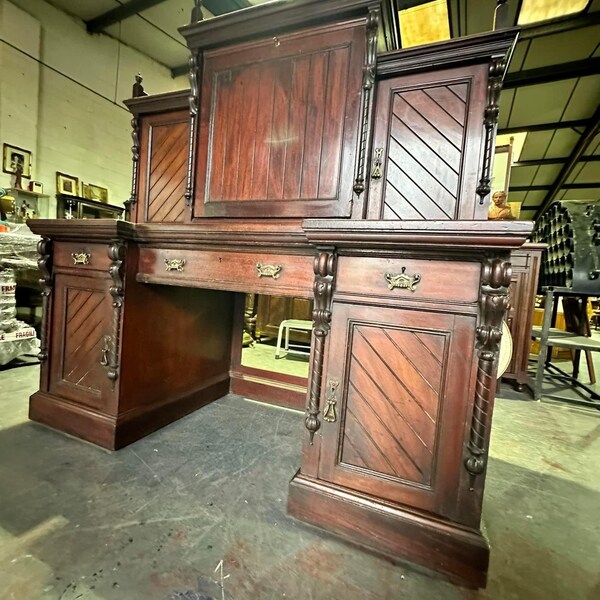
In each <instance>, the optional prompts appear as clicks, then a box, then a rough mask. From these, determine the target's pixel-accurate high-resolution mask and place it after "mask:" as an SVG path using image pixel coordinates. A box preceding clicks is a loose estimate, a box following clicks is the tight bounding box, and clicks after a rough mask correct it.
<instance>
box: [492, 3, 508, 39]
mask: <svg viewBox="0 0 600 600" xmlns="http://www.w3.org/2000/svg"><path fill="white" fill-rule="evenodd" d="M508 26H509V23H508V0H496V9H495V10H494V24H493V26H492V29H493V30H494V31H496V29H503V28H505V27H508Z"/></svg>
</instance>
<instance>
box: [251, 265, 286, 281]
mask: <svg viewBox="0 0 600 600" xmlns="http://www.w3.org/2000/svg"><path fill="white" fill-rule="evenodd" d="M282 269H283V266H282V265H262V264H261V263H256V273H257V275H258V276H259V277H272V278H273V279H278V278H279V275H281V270H282Z"/></svg>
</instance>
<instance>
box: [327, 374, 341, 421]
mask: <svg viewBox="0 0 600 600" xmlns="http://www.w3.org/2000/svg"><path fill="white" fill-rule="evenodd" d="M339 385H340V382H339V381H337V380H336V379H330V380H329V381H328V383H327V400H326V402H327V404H326V406H325V410H324V411H323V420H325V421H327V422H328V423H335V422H336V420H337V414H336V412H335V405H336V404H337V390H338V387H339Z"/></svg>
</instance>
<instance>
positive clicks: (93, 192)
mask: <svg viewBox="0 0 600 600" xmlns="http://www.w3.org/2000/svg"><path fill="white" fill-rule="evenodd" d="M81 195H82V196H83V197H84V198H85V199H86V200H95V201H96V202H104V203H105V204H107V203H108V189H107V188H103V187H100V186H99V185H93V184H91V183H82V184H81Z"/></svg>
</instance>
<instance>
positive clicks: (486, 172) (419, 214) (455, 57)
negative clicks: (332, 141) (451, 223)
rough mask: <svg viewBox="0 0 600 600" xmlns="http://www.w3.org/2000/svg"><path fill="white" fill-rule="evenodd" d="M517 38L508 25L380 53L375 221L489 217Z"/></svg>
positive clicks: (372, 191) (371, 213)
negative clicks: (505, 85)
mask: <svg viewBox="0 0 600 600" xmlns="http://www.w3.org/2000/svg"><path fill="white" fill-rule="evenodd" d="M514 40H515V34H514V32H512V31H510V30H504V31H500V32H496V33H491V34H485V35H481V36H472V37H470V38H463V39H457V40H451V41H449V42H443V43H439V44H433V45H430V46H425V47H418V48H411V49H408V50H401V51H398V52H392V53H389V54H384V55H382V56H380V57H379V61H378V76H379V81H378V86H377V101H376V107H375V117H374V123H375V124H374V133H373V143H372V160H371V172H370V187H369V205H368V211H367V213H368V214H367V216H368V218H370V219H385V220H388V219H402V220H411V219H423V220H454V219H487V213H488V203H489V200H488V199H487V196H488V195H489V185H490V173H491V160H492V152H491V150H492V148H493V142H494V138H495V131H496V123H497V115H498V104H497V102H498V95H499V92H500V86H501V84H502V77H503V76H504V73H505V70H506V62H507V61H506V57H507V55H508V54H509V52H510V50H511V48H512V45H513V43H514ZM442 65H443V66H442Z"/></svg>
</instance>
